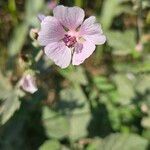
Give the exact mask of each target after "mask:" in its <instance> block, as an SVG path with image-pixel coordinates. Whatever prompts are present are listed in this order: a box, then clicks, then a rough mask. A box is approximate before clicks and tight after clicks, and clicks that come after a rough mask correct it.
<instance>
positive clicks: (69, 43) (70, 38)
mask: <svg viewBox="0 0 150 150" xmlns="http://www.w3.org/2000/svg"><path fill="white" fill-rule="evenodd" d="M63 41H64V43H65V45H66V46H68V47H69V48H72V47H74V45H75V43H76V42H77V40H76V37H75V36H71V35H68V34H65V37H64V38H63Z"/></svg>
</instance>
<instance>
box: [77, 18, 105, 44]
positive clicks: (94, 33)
mask: <svg viewBox="0 0 150 150" xmlns="http://www.w3.org/2000/svg"><path fill="white" fill-rule="evenodd" d="M79 33H80V35H81V36H82V37H83V38H84V39H85V40H88V41H91V42H93V43H94V44H96V45H101V44H104V43H105V41H106V37H105V36H104V35H103V32H102V29H101V26H100V25H99V24H98V23H96V18H95V17H94V16H91V17H89V18H87V19H86V20H85V21H84V22H83V24H82V25H81V27H80V30H79Z"/></svg>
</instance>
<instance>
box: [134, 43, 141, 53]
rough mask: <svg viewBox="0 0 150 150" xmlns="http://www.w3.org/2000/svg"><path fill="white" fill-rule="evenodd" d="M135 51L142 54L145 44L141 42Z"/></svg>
mask: <svg viewBox="0 0 150 150" xmlns="http://www.w3.org/2000/svg"><path fill="white" fill-rule="evenodd" d="M135 50H136V51H137V52H141V51H142V50H143V44H142V43H141V42H139V43H138V44H137V45H136V47H135Z"/></svg>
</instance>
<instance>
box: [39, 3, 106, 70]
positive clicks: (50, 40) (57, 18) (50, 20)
mask: <svg viewBox="0 0 150 150" xmlns="http://www.w3.org/2000/svg"><path fill="white" fill-rule="evenodd" d="M53 14H54V16H53V17H52V16H47V17H44V18H43V17H41V18H42V19H40V20H41V30H40V32H39V33H38V34H39V36H38V41H39V43H40V45H41V46H45V48H44V52H45V54H46V55H47V56H48V57H49V58H50V59H52V60H53V61H54V62H55V64H57V65H58V66H60V67H61V68H66V67H68V66H69V64H70V63H71V62H72V64H73V65H80V64H81V63H83V62H84V60H85V59H86V58H88V57H89V56H90V55H91V54H92V53H93V52H94V50H95V48H96V46H95V45H101V44H104V43H105V41H106V37H105V36H104V35H103V32H102V29H101V27H100V25H99V24H98V23H96V18H95V17H94V16H91V17H89V18H87V19H86V20H85V21H83V20H84V17H85V14H84V11H83V10H82V9H81V8H79V7H64V6H57V7H55V8H54V10H53Z"/></svg>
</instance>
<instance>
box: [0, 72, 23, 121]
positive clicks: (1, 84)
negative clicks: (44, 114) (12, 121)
mask: <svg viewBox="0 0 150 150" xmlns="http://www.w3.org/2000/svg"><path fill="white" fill-rule="evenodd" d="M21 94H22V93H21V91H20V90H16V89H13V87H12V86H11V85H10V82H9V80H8V79H7V78H6V77H4V76H3V75H2V74H0V100H2V101H1V105H0V117H1V120H0V124H4V123H5V122H6V121H7V120H8V119H9V118H10V117H11V116H12V115H13V114H14V112H15V111H16V110H17V109H19V107H20V101H19V95H21Z"/></svg>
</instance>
